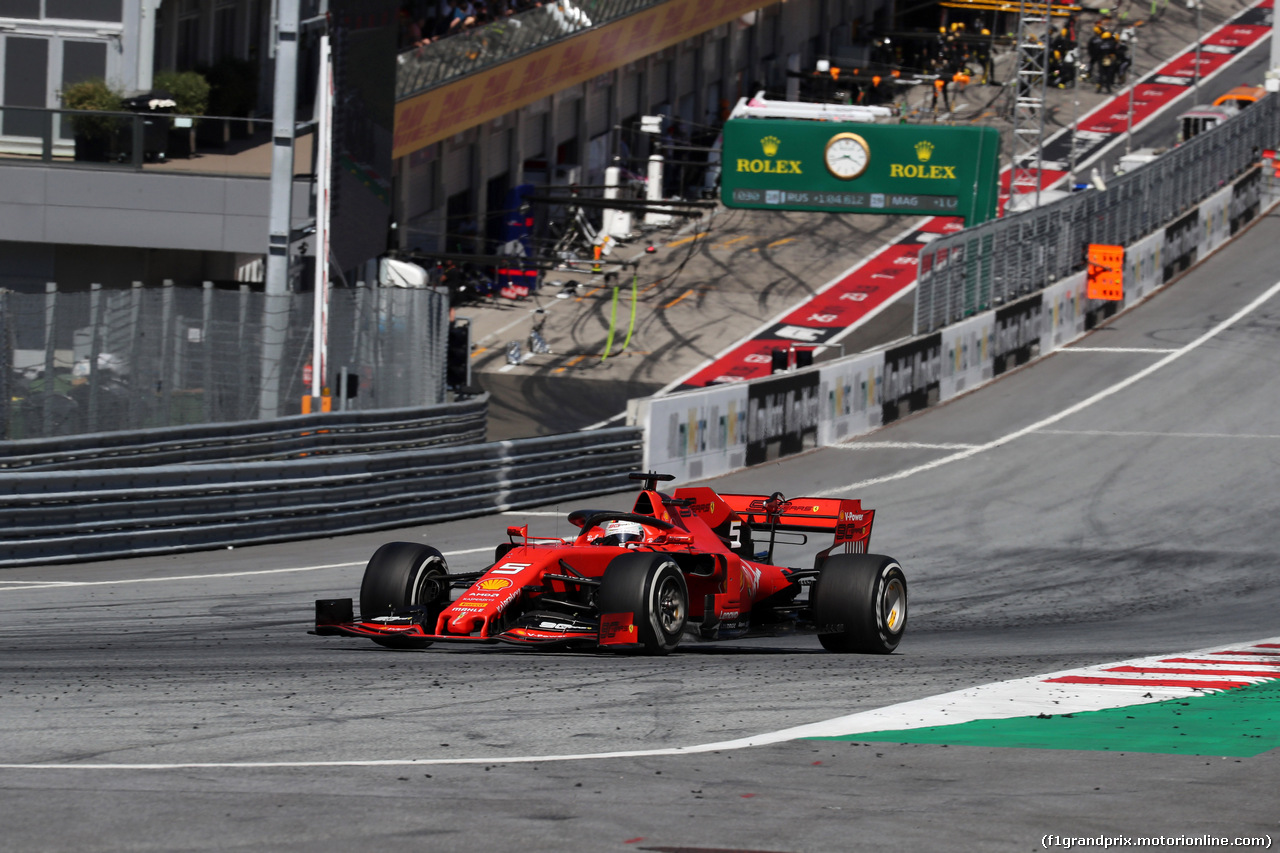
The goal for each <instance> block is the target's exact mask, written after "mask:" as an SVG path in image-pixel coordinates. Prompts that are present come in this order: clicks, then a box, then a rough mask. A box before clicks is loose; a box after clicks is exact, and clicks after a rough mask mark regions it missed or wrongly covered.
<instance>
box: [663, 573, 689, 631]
mask: <svg viewBox="0 0 1280 853" xmlns="http://www.w3.org/2000/svg"><path fill="white" fill-rule="evenodd" d="M658 624H659V625H660V626H661V627H662V630H663V633H666V634H677V633H679V632H680V629H682V628H683V627H684V595H683V594H682V593H681V591H680V584H679V583H677V582H676V579H675V578H674V577H666V578H663V580H662V585H661V586H659V587H658Z"/></svg>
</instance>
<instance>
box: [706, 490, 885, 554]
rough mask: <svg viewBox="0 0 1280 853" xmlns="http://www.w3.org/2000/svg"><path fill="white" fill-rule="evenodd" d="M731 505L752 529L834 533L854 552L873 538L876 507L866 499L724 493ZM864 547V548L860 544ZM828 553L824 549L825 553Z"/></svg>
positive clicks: (837, 543) (836, 543)
mask: <svg viewBox="0 0 1280 853" xmlns="http://www.w3.org/2000/svg"><path fill="white" fill-rule="evenodd" d="M720 497H721V498H722V499H723V500H724V502H725V503H726V504H728V505H729V508H730V509H732V510H733V511H734V512H735V513H737V514H738V515H739V516H740V517H741V518H742V520H743V521H745V522H746V523H747V526H748V527H750V528H751V529H752V530H760V531H767V530H792V531H796V532H798V533H822V532H830V533H832V534H834V535H835V543H834V544H833V545H832V547H831V549H828V551H830V550H834V549H835V548H836V547H839V546H842V545H844V546H855V547H851V548H846V550H847V551H850V552H852V553H862V554H865V553H866V551H867V543H868V541H870V539H871V522H872V521H874V520H875V515H876V512H875V510H873V509H863V508H862V501H859V500H856V499H846V498H790V499H784V498H782V497H781V496H777V497H766V496H764V495H721V496H720ZM856 546H860V547H856ZM826 553H828V552H823V554H824V556H825V554H826Z"/></svg>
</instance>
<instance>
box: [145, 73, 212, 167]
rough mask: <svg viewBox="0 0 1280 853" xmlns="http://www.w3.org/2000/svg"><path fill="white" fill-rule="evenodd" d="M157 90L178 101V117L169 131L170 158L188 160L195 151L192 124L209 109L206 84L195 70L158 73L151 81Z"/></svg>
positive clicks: (175, 107)
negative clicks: (185, 158)
mask: <svg viewBox="0 0 1280 853" xmlns="http://www.w3.org/2000/svg"><path fill="white" fill-rule="evenodd" d="M153 83H154V85H155V88H156V90H157V91H163V92H166V93H168V95H169V97H171V98H173V100H174V101H176V102H177V104H176V106H174V111H175V112H177V114H178V116H179V117H178V118H175V119H174V120H173V126H172V127H171V128H170V130H169V156H170V157H190V156H191V155H192V154H194V153H195V150H196V129H195V121H194V120H193V119H192V118H191V116H202V115H204V114H205V111H206V110H207V109H208V108H209V81H208V80H206V79H204V75H203V74H200V73H198V72H196V71H161V72H159V73H158V74H156V76H155V79H154V81H153Z"/></svg>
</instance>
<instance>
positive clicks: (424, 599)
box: [409, 559, 443, 605]
mask: <svg viewBox="0 0 1280 853" xmlns="http://www.w3.org/2000/svg"><path fill="white" fill-rule="evenodd" d="M442 580H443V578H442V577H441V575H440V561H439V560H436V559H428V560H427V561H426V562H425V563H423V565H422V567H421V568H419V569H418V577H417V579H416V580H415V582H414V585H413V592H412V595H411V597H410V599H409V601H410V602H412V603H413V604H421V605H429V604H432V603H433V602H435V601H436V600H437V599H438V598H439V597H440V591H441V582H442Z"/></svg>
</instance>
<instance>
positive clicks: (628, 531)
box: [604, 521, 644, 545]
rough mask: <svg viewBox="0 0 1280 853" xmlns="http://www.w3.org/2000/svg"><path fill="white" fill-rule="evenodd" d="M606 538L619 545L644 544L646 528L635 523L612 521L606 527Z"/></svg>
mask: <svg viewBox="0 0 1280 853" xmlns="http://www.w3.org/2000/svg"><path fill="white" fill-rule="evenodd" d="M604 535H605V538H606V539H607V540H608V541H610V542H613V543H616V544H618V545H625V544H626V543H628V542H643V541H644V528H643V527H642V526H641V525H640V524H638V523H637V522H634V521H611V522H609V523H608V524H606V525H605V528H604Z"/></svg>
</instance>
